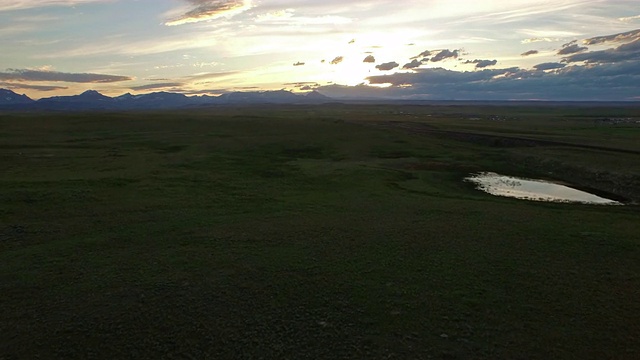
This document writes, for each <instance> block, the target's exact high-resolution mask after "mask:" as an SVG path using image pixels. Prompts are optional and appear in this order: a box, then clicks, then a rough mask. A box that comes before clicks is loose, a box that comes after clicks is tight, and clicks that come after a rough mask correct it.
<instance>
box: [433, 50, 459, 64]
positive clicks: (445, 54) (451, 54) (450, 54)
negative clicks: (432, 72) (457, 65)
mask: <svg viewBox="0 0 640 360" xmlns="http://www.w3.org/2000/svg"><path fill="white" fill-rule="evenodd" d="M458 55H459V50H453V51H451V50H448V49H446V50H441V51H440V52H438V53H437V54H435V55H434V56H433V57H432V58H431V62H439V61H443V60H446V59H457V58H458Z"/></svg>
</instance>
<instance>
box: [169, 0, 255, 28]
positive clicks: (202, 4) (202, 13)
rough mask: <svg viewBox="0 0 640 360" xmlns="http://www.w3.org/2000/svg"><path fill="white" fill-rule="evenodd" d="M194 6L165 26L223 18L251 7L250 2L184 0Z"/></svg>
mask: <svg viewBox="0 0 640 360" xmlns="http://www.w3.org/2000/svg"><path fill="white" fill-rule="evenodd" d="M183 1H185V2H188V3H189V4H191V5H192V6H193V9H192V10H190V11H188V12H186V13H185V14H183V15H180V16H178V17H176V18H174V19H171V20H169V21H167V22H166V23H165V25H169V26H172V25H182V24H187V23H194V22H200V21H205V20H211V19H216V18H219V17H221V16H225V15H230V14H234V13H237V12H241V11H243V10H247V9H249V7H250V1H248V0H183Z"/></svg>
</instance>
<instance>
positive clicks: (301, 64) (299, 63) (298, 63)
mask: <svg viewBox="0 0 640 360" xmlns="http://www.w3.org/2000/svg"><path fill="white" fill-rule="evenodd" d="M303 65H304V63H303V62H301V61H298V62H297V63H295V64H293V66H303Z"/></svg>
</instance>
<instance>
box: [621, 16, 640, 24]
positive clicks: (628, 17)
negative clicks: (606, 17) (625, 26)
mask: <svg viewBox="0 0 640 360" xmlns="http://www.w3.org/2000/svg"><path fill="white" fill-rule="evenodd" d="M638 19H640V15H636V16H627V17H621V18H618V20H620V21H622V22H631V21H633V20H638Z"/></svg>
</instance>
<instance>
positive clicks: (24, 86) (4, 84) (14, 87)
mask: <svg viewBox="0 0 640 360" xmlns="http://www.w3.org/2000/svg"><path fill="white" fill-rule="evenodd" d="M0 87H2V88H5V89H10V90H17V89H23V90H36V91H55V90H66V89H68V87H66V86H48V85H30V84H23V83H12V82H0Z"/></svg>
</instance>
